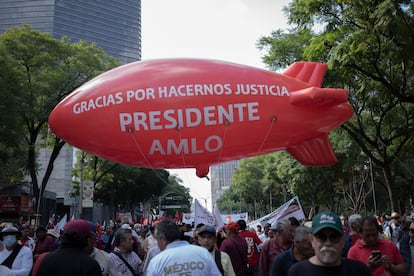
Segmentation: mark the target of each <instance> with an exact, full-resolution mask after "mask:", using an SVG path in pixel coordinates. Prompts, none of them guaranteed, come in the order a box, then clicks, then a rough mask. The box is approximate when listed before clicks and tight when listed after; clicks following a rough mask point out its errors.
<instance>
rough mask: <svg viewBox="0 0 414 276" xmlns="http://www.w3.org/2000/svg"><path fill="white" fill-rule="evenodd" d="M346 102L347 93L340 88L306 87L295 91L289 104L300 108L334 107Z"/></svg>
mask: <svg viewBox="0 0 414 276" xmlns="http://www.w3.org/2000/svg"><path fill="white" fill-rule="evenodd" d="M347 101H348V91H347V90H345V89H340V88H320V87H308V88H305V89H302V90H298V91H295V92H294V93H292V94H291V96H290V103H291V104H294V105H302V106H307V105H311V106H335V105H338V104H341V103H345V102H347Z"/></svg>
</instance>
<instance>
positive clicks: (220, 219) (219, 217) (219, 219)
mask: <svg viewBox="0 0 414 276" xmlns="http://www.w3.org/2000/svg"><path fill="white" fill-rule="evenodd" d="M214 218H215V220H216V229H219V228H220V227H222V226H223V225H224V221H225V220H224V219H223V217H222V215H221V213H220V209H219V207H218V204H217V202H216V203H214Z"/></svg>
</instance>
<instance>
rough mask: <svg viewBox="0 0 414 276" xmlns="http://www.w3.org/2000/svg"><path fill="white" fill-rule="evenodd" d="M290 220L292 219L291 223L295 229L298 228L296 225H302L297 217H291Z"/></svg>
mask: <svg viewBox="0 0 414 276" xmlns="http://www.w3.org/2000/svg"><path fill="white" fill-rule="evenodd" d="M288 220H289V221H290V225H292V227H293V229H296V227H298V226H299V225H300V222H299V220H298V219H297V218H295V217H290V218H288Z"/></svg>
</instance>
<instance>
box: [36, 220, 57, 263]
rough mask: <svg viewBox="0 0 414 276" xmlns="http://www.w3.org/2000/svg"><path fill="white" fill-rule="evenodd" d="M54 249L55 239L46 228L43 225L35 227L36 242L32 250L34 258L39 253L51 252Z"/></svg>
mask: <svg viewBox="0 0 414 276" xmlns="http://www.w3.org/2000/svg"><path fill="white" fill-rule="evenodd" d="M55 249H56V239H54V238H52V237H51V236H50V235H48V234H47V229H46V227H44V226H38V227H37V228H36V244H35V248H34V250H33V257H34V260H35V261H36V259H37V258H38V257H39V255H40V254H42V253H46V252H52V251H54V250H55Z"/></svg>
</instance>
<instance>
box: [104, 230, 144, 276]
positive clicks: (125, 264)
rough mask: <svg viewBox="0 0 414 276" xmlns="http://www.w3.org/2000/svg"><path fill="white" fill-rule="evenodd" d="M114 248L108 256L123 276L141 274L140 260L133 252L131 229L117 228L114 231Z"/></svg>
mask: <svg viewBox="0 0 414 276" xmlns="http://www.w3.org/2000/svg"><path fill="white" fill-rule="evenodd" d="M114 244H115V248H114V250H113V251H112V252H111V253H109V258H110V260H111V262H112V263H113V264H114V265H115V267H116V268H117V269H118V270H119V271H120V272H121V274H122V275H123V276H131V275H132V276H135V275H142V265H143V263H142V260H141V259H140V258H139V257H138V254H137V253H135V252H134V250H133V248H134V238H133V237H132V230H131V229H128V228H119V229H118V230H117V231H116V232H115V237H114Z"/></svg>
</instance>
